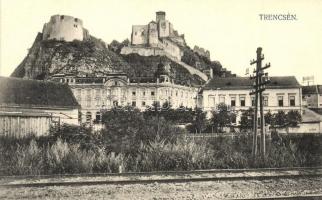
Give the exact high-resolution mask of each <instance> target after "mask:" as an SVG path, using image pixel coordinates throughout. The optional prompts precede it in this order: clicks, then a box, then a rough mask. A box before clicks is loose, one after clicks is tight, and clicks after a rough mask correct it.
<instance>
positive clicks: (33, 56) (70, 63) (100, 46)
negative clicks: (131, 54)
mask: <svg viewBox="0 0 322 200" xmlns="http://www.w3.org/2000/svg"><path fill="white" fill-rule="evenodd" d="M130 69H131V67H130V65H129V64H128V63H127V62H125V61H124V60H123V59H122V58H121V57H120V56H118V55H117V54H116V53H114V52H113V51H110V50H108V49H107V48H106V45H105V43H104V42H103V41H101V40H98V39H96V38H94V37H92V36H91V37H90V39H89V40H85V41H76V40H75V41H73V42H64V41H56V40H42V34H41V33H39V34H38V35H37V37H36V39H35V41H34V43H33V45H32V47H31V48H30V49H29V52H28V54H27V56H26V57H25V58H24V60H23V61H22V63H21V64H20V65H19V66H18V67H17V68H16V69H15V71H14V72H13V73H12V75H11V76H13V77H23V78H32V79H47V78H48V77H50V76H52V75H54V74H61V73H63V74H73V75H77V76H103V75H104V74H108V73H110V72H119V71H131V70H130Z"/></svg>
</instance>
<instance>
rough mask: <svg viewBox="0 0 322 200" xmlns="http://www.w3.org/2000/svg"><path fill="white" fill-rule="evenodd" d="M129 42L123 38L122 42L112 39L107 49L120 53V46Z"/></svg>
mask: <svg viewBox="0 0 322 200" xmlns="http://www.w3.org/2000/svg"><path fill="white" fill-rule="evenodd" d="M129 44H130V41H129V39H125V40H123V42H121V43H120V42H119V41H117V40H113V41H112V42H111V43H110V44H109V45H108V49H109V50H111V51H114V52H115V53H118V54H119V53H120V52H121V50H122V48H123V47H125V46H128V45H129Z"/></svg>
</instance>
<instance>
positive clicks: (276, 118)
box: [273, 110, 287, 127]
mask: <svg viewBox="0 0 322 200" xmlns="http://www.w3.org/2000/svg"><path fill="white" fill-rule="evenodd" d="M286 123H287V119H286V114H285V112H284V111H282V110H280V111H278V112H277V113H275V114H274V115H273V124H274V126H280V127H283V126H285V125H286Z"/></svg>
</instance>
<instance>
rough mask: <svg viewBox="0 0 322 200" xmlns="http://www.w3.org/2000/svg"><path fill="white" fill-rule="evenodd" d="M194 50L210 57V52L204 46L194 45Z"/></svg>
mask: <svg viewBox="0 0 322 200" xmlns="http://www.w3.org/2000/svg"><path fill="white" fill-rule="evenodd" d="M193 51H194V52H196V53H197V54H199V55H201V56H204V57H206V58H208V59H210V52H209V51H208V50H206V49H204V48H202V47H198V46H194V47H193Z"/></svg>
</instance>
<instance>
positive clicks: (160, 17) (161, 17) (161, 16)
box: [156, 11, 165, 22]
mask: <svg viewBox="0 0 322 200" xmlns="http://www.w3.org/2000/svg"><path fill="white" fill-rule="evenodd" d="M160 20H165V12H164V11H158V12H156V21H157V22H159V21H160Z"/></svg>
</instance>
